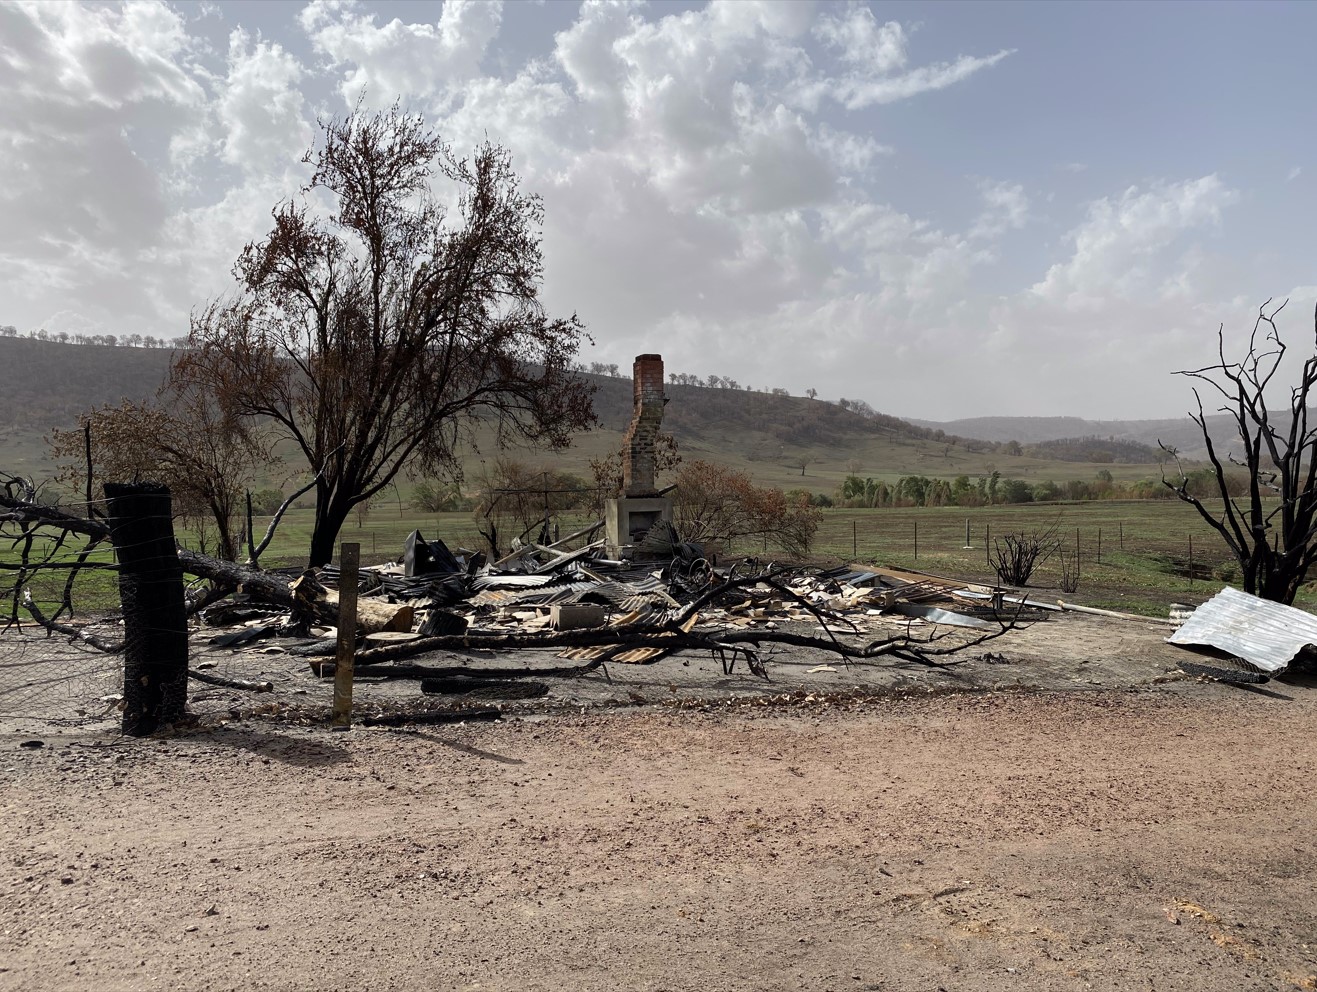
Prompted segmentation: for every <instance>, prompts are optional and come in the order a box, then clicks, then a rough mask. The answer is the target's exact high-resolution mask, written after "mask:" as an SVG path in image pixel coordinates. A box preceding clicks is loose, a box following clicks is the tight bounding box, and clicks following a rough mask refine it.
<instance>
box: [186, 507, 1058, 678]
mask: <svg viewBox="0 0 1317 992" xmlns="http://www.w3.org/2000/svg"><path fill="white" fill-rule="evenodd" d="M599 526H600V525H595V526H594V527H591V528H586V529H585V530H582V531H579V532H577V533H576V534H573V535H570V536H569V537H567V538H564V539H563V540H562V541H559V542H557V543H555V544H548V545H546V544H538V543H533V542H532V543H526V544H522V545H520V546H518V547H517V548H515V550H514V551H513V553H512V554H510V555H508V556H507V557H505V558H503V559H500V560H499V561H497V562H492V563H491V562H489V561H488V559H487V558H486V556H485V555H484V554H482V553H480V552H470V551H466V550H463V549H457V550H452V549H450V548H449V547H448V546H447V545H446V544H444V542H443V541H441V540H427V539H426V538H425V537H424V536H423V535H421V534H420V533H419V532H413V533H412V534H411V535H410V536H409V537H408V538H407V540H406V542H405V545H404V548H403V554H402V555H401V556H400V558H399V559H398V560H397V561H395V562H391V563H388V564H384V565H377V566H369V567H363V568H362V569H361V570H360V571H359V572H358V582H357V586H358V600H357V602H358V609H359V611H361V612H359V614H358V623H359V625H360V626H361V627H362V629H363V630H365V636H364V639H363V641H362V642H361V643H360V644H359V645H358V648H357V652H356V660H355V670H356V671H357V672H359V673H361V674H363V675H364V674H369V675H385V676H391V677H403V678H416V679H423V680H426V683H427V685H426V686H425V688H427V689H429V690H430V691H443V689H442V687H443V686H450V687H452V681H451V680H452V679H453V678H458V679H459V680H460V679H465V678H471V677H472V675H471V672H472V670H471V669H464V670H462V671H460V672H459V671H457V670H454V669H443V668H433V667H427V666H424V665H417V664H409V663H405V662H406V661H407V660H408V659H410V658H414V657H415V656H417V655H421V654H424V653H426V652H427V651H437V650H441V649H447V650H454V649H470V648H478V647H488V648H492V649H494V650H497V651H505V650H513V649H521V648H542V649H551V650H552V652H553V653H554V654H556V656H557V657H558V658H560V659H562V660H564V661H568V662H572V663H574V664H573V665H572V666H569V667H564V668H561V669H560V668H552V669H545V668H543V667H541V668H538V669H536V668H527V669H524V670H518V672H519V673H522V674H525V675H535V674H559V675H561V674H573V673H577V672H579V671H587V670H591V669H593V668H596V667H598V666H599V665H601V664H604V663H606V662H619V663H624V664H647V663H652V662H655V661H657V660H659V659H661V658H663V657H666V656H668V655H670V654H673V653H675V652H677V651H681V650H689V649H705V650H709V651H712V652H714V653H715V654H717V655H719V657H721V659H722V661H723V670H724V672H727V673H730V672H732V671H733V670H734V669H735V665H736V663H737V661H738V660H740V659H744V660H745V662H746V663H747V665H748V667H749V668H750V670H751V671H753V672H755V673H756V674H759V675H762V676H764V677H767V673H766V671H765V670H764V668H763V666H762V664H761V663H760V661H759V658H758V653H757V649H758V647H759V646H760V645H761V643H764V642H776V643H780V644H786V645H793V644H794V645H798V646H801V647H821V648H824V649H826V650H831V651H835V652H836V653H838V654H840V655H841V656H842V658H843V659H845V660H851V659H863V658H866V657H876V656H877V655H880V654H888V653H896V654H900V652H901V651H902V650H903V649H908V648H909V646H910V643H911V642H912V641H914V640H916V639H917V635H913V636H912V631H914V630H916V629H917V628H919V627H921V626H924V627H927V626H929V625H942V626H952V627H961V628H966V629H967V630H969V631H970V632H971V633H972V634H973V635H978V636H983V637H987V636H997V635H999V634H1000V633H1001V632H1002V631H1003V630H1005V629H1008V628H1009V626H1010V625H1011V624H1012V623H1014V622H1018V621H1019V620H1021V619H1026V620H1033V619H1037V618H1038V617H1039V616H1040V615H1041V613H1042V610H1041V609H1040V608H1039V607H1040V606H1041V604H1029V603H1026V602H1025V601H1023V600H1020V599H1019V598H1018V597H1016V598H1011V597H1004V596H1003V595H1002V594H1001V593H1000V591H999V590H993V589H989V588H987V587H978V586H973V585H966V584H964V583H959V582H955V581H953V580H949V579H942V578H938V577H935V576H929V575H922V574H918V573H906V572H899V571H895V570H888V569H878V568H860V567H855V566H842V567H839V568H832V569H820V568H808V567H799V566H786V567H779V566H777V565H775V564H773V563H770V562H763V561H759V560H755V559H744V560H738V561H733V562H729V563H718V562H717V561H716V560H715V559H714V558H712V557H711V556H709V557H706V556H705V554H704V551H703V549H702V548H700V547H699V546H698V545H695V544H692V543H690V542H684V541H682V540H681V539H680V538H679V537H678V535H677V534H676V532H675V530H674V529H673V527H672V524H671V523H670V522H668V521H666V520H660V521H658V522H656V523H655V524H654V525H653V526H652V527H651V528H650V530H649V532H648V533H647V534H645V535H644V538H643V540H641V541H639V542H638V543H637V544H636V545H635V546H634V547H633V548H632V549H630V556H629V557H626V558H623V557H615V558H610V557H607V547H606V545H605V543H604V542H603V541H593V540H591V538H592V537H593V535H594V534H595V533H596V532H597V531H598V529H599ZM576 541H583V542H584V543H581V544H580V545H579V546H578V547H575V548H572V547H570V544H571V543H572V542H576ZM340 578H341V576H340V572H339V570H338V569H337V568H334V567H332V566H328V567H325V568H322V569H319V570H317V571H315V572H310V571H308V572H305V573H302V574H301V575H300V576H298V577H297V578H296V580H295V581H294V582H293V583H292V588H293V589H294V605H293V606H292V607H291V608H290V609H283V610H278V609H274V608H272V607H270V606H268V605H263V604H261V603H260V602H258V601H256V598H255V597H252V596H244V595H243V594H241V593H239V594H238V595H237V596H235V597H233V598H231V599H229V600H225V601H223V602H221V603H219V604H217V605H215V606H211V607H210V608H208V609H207V610H206V611H205V612H204V614H203V616H204V618H205V620H206V622H207V623H209V624H211V625H214V626H229V627H234V626H235V625H236V629H231V630H227V631H225V632H223V633H219V634H216V635H215V636H214V637H213V638H212V639H211V643H212V644H215V645H217V646H229V647H239V646H242V645H246V644H250V643H252V642H254V641H257V640H260V639H262V638H266V637H272V636H276V635H288V634H295V635H301V636H300V637H299V638H298V640H297V642H296V643H294V644H292V645H289V646H287V648H286V650H289V651H291V652H292V653H295V654H304V655H307V656H309V661H310V664H311V665H312V668H313V670H314V671H315V672H316V673H317V674H322V675H323V674H328V673H331V672H332V671H333V664H332V663H330V662H326V661H324V660H323V659H324V658H326V657H328V656H330V655H332V654H334V651H335V644H334V637H335V635H336V633H337V631H336V630H335V628H334V627H333V626H332V625H331V624H330V623H328V622H326V621H325V617H326V616H327V615H328V614H327V608H326V604H327V603H336V602H337V588H338V584H339V580H340ZM307 589H309V590H312V592H311V593H309V594H307V593H305V590H307ZM308 596H309V597H310V598H308ZM1007 600H1009V601H1007ZM299 604H300V605H302V606H304V607H305V608H302V609H299ZM1052 609H1054V607H1052ZM365 616H370V617H371V618H373V627H372V626H371V625H368V624H367V623H366V622H365V621H363V619H362V617H365ZM932 653H933V654H936V653H937V652H932ZM921 660H922V655H921ZM507 675H508V673H507V671H502V670H501V671H500V672H498V673H495V672H492V671H491V672H489V673H487V674H486V677H489V678H494V677H503V678H506V677H507ZM445 680H448V681H445ZM461 689H463V686H461V685H458V686H456V687H455V688H454V691H458V690H461Z"/></svg>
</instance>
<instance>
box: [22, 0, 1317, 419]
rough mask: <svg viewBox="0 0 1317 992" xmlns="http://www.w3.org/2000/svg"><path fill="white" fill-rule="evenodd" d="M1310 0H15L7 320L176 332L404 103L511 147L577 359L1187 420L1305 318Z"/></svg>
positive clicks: (945, 399) (920, 407)
mask: <svg viewBox="0 0 1317 992" xmlns="http://www.w3.org/2000/svg"><path fill="white" fill-rule="evenodd" d="M1314 36H1317V4H1307V3H1296V4H1268V3H1258V2H1250V3H1241V4H1232V3H1211V4H1196V3H1176V4H1170V3H1148V4H1134V3H1126V4H1098V3H1094V4H1083V3H1050V4H1038V3H1020V4H1016V3H991V2H973V3H967V4H961V3H953V2H941V3H936V4H929V3H917V4H915V3H910V4H907V3H891V4H888V3H826V2H820V3H817V4H814V3H807V2H803V0H795V2H790V3H779V2H765V3H756V2H752V0H732V2H715V3H708V4H701V3H666V2H652V3H648V4H627V3H611V2H599V3H596V2H587V3H583V4H577V3H567V2H546V3H534V2H529V0H526V2H516V3H506V4H499V3H496V2H461V0H447V2H446V3H365V2H362V3H353V2H335V0H315V2H312V3H307V4H303V3H296V2H278V3H210V2H202V3H172V4H171V3H152V2H145V0H144V2H134V3H128V4H123V5H120V4H115V3H111V4H74V3H48V2H38V3H24V2H18V3H15V2H12V0H0V324H13V325H15V326H17V327H18V328H19V330H20V331H23V332H26V331H29V330H35V329H38V328H45V329H46V330H48V331H50V332H52V333H54V332H59V331H65V332H68V333H70V334H72V333H83V334H97V333H101V334H104V333H113V334H116V335H125V334H133V333H136V334H143V335H147V334H150V335H153V336H156V337H166V338H173V337H178V336H181V335H183V334H185V333H186V331H187V325H188V317H189V314H190V313H191V312H192V311H193V310H194V309H197V308H199V307H201V306H202V305H204V304H205V303H206V302H207V301H208V300H210V299H213V298H215V297H217V296H220V295H223V294H226V293H231V292H232V291H233V282H232V276H231V268H232V265H233V262H234V260H235V258H236V257H237V255H238V253H239V251H240V250H241V248H242V246H243V245H244V244H245V243H247V242H248V241H253V240H259V239H260V238H262V237H263V236H264V235H265V234H266V233H267V232H268V231H269V228H270V211H271V209H272V208H273V207H274V206H275V205H276V204H277V203H278V202H280V201H281V200H284V199H287V198H289V197H292V196H294V195H296V194H297V192H298V190H299V188H300V187H301V185H302V183H303V182H304V181H305V179H306V177H307V174H306V171H305V168H306V167H305V166H303V165H302V164H301V158H302V154H303V152H305V151H306V150H307V149H308V148H309V147H311V146H312V145H313V144H314V142H315V141H316V137H317V133H318V132H317V124H316V122H317V120H318V119H321V118H330V117H333V116H335V115H342V114H344V113H347V112H348V111H350V110H351V109H352V108H353V107H355V106H357V105H358V104H359V103H360V104H361V105H362V106H363V107H365V108H366V109H373V108H380V107H386V106H388V105H390V104H392V103H393V102H395V101H398V102H400V103H401V105H402V106H403V107H404V108H405V109H407V110H409V111H414V112H417V113H420V114H423V115H424V116H425V118H426V120H427V122H428V123H430V124H431V125H432V126H433V127H434V128H436V129H437V130H438V131H439V132H440V133H441V134H442V135H443V136H444V137H445V138H446V139H447V140H448V141H449V142H451V144H452V145H453V147H454V148H455V149H457V150H462V149H470V148H473V147H474V146H475V145H476V144H477V143H479V142H480V141H482V140H485V139H486V138H488V139H490V140H493V141H496V142H498V143H501V144H503V145H504V146H506V147H507V148H508V149H509V150H510V152H511V153H512V156H513V162H514V166H515V168H516V169H517V171H518V173H519V175H520V176H521V179H522V182H523V187H524V188H525V189H527V190H529V191H532V192H535V193H537V194H539V195H540V196H541V197H542V198H543V203H544V210H545V219H544V227H543V247H544V254H545V270H544V284H543V287H542V300H543V302H544V303H545V306H546V308H547V309H548V311H549V312H550V313H551V314H555V315H557V314H567V313H571V312H576V313H577V314H579V316H580V318H581V319H582V320H583V321H584V323H585V324H586V325H587V327H588V329H589V332H590V335H591V337H592V338H593V341H594V343H593V345H589V346H587V347H586V348H585V350H584V351H583V352H582V354H581V356H580V357H581V360H582V361H584V362H586V363H587V364H588V363H590V362H595V361H598V362H604V363H614V362H615V363H617V364H619V365H620V366H621V367H622V368H623V369H629V367H630V365H631V361H632V359H633V358H634V356H635V355H637V354H640V353H646V352H659V353H661V354H662V355H663V356H664V359H665V362H666V365H667V368H668V370H669V371H678V372H688V373H696V374H699V375H703V376H707V375H710V374H716V375H718V376H723V377H729V378H732V379H735V380H736V381H737V382H738V383H739V384H741V385H742V386H750V387H754V388H785V389H787V390H789V391H790V392H791V393H792V394H793V395H800V394H803V393H804V392H805V390H807V389H811V388H812V389H816V390H817V391H818V395H819V396H820V398H826V399H837V398H839V397H847V398H851V399H863V400H865V401H867V402H868V403H870V404H871V405H872V406H873V407H875V408H876V409H878V410H880V411H882V412H885V413H890V414H895V415H898V416H907V417H917V418H924V419H930V420H949V419H954V418H959V417H971V416H994V415H999V416H1000V415H1016V416H1059V415H1072V416H1082V417H1088V418H1092V419H1126V418H1146V417H1170V416H1178V415H1181V414H1183V413H1184V412H1185V411H1186V410H1187V409H1188V408H1189V406H1190V405H1191V402H1192V397H1191V395H1190V393H1189V388H1188V383H1186V382H1185V381H1184V380H1182V379H1177V378H1175V377H1174V376H1172V375H1171V373H1172V372H1174V371H1175V370H1177V369H1183V368H1187V367H1198V366H1202V365H1205V364H1207V363H1208V362H1210V361H1211V360H1212V357H1213V355H1214V354H1215V349H1216V334H1217V329H1218V327H1220V326H1222V325H1224V328H1225V347H1226V350H1227V353H1228V354H1230V355H1232V356H1233V355H1236V354H1242V351H1243V349H1244V348H1245V347H1246V343H1247V337H1248V332H1249V330H1250V329H1251V327H1252V316H1251V315H1255V314H1256V311H1257V309H1258V307H1259V306H1260V305H1261V304H1262V303H1263V302H1264V301H1266V300H1267V299H1269V298H1276V299H1285V298H1289V299H1290V300H1291V303H1290V305H1289V307H1288V308H1287V309H1286V311H1285V312H1284V319H1283V320H1282V321H1281V325H1280V326H1281V330H1282V332H1283V333H1284V334H1285V335H1286V338H1287V341H1288V342H1289V343H1290V344H1291V347H1292V348H1294V349H1296V350H1300V351H1301V350H1303V349H1306V348H1308V347H1309V345H1310V344H1311V343H1312V338H1311V337H1310V335H1311V334H1312V328H1313V325H1312V323H1311V321H1312V315H1313V307H1314V303H1317V247H1315V246H1317V241H1315V240H1314V230H1315V229H1317V154H1314V153H1315V152H1317V126H1314V125H1317V120H1315V119H1314V117H1315V115H1317V103H1314V101H1313V98H1312V97H1313V92H1314V86H1313V73H1312V70H1311V57H1310V52H1309V48H1310V39H1311V38H1312V37H1314Z"/></svg>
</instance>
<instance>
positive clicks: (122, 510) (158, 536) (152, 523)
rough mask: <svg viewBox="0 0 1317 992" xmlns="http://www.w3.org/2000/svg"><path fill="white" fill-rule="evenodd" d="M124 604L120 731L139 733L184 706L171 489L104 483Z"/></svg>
mask: <svg viewBox="0 0 1317 992" xmlns="http://www.w3.org/2000/svg"><path fill="white" fill-rule="evenodd" d="M105 498H106V502H107V504H108V510H109V517H110V540H111V542H112V543H113V544H114V553H115V557H116V558H117V559H118V560H119V601H120V603H121V604H122V606H123V627H124V631H123V634H124V660H123V701H124V710H123V732H124V733H125V734H128V735H130V736H132V737H144V736H145V735H147V734H150V733H152V732H154V731H156V730H158V729H159V728H160V727H163V726H167V725H169V724H171V723H175V722H177V721H178V720H180V719H182V717H183V715H184V713H185V711H186V707H187V662H188V657H187V653H188V644H187V612H186V608H185V606H184V602H183V566H182V564H181V563H180V562H179V560H178V547H177V545H176V544H175V543H174V524H173V520H172V519H171V517H170V499H169V489H168V488H166V487H165V486H162V485H160V484H159V483H154V482H143V483H133V484H127V483H115V482H107V483H106V484H105Z"/></svg>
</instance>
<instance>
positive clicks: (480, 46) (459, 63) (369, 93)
mask: <svg viewBox="0 0 1317 992" xmlns="http://www.w3.org/2000/svg"><path fill="white" fill-rule="evenodd" d="M502 19H503V5H502V3H501V2H500V0H445V2H444V6H443V11H442V13H441V14H440V15H439V20H438V21H436V22H435V23H433V24H429V23H424V24H417V23H406V22H404V21H402V20H400V19H398V18H394V19H393V20H391V21H389V22H388V23H387V24H384V25H380V24H378V23H377V22H376V18H375V15H374V14H373V13H369V12H363V8H362V7H361V6H360V5H358V4H356V3H352V2H346V3H341V2H336V0H313V2H312V3H310V4H308V5H307V6H306V7H305V8H304V9H303V11H302V13H301V17H300V20H301V23H302V27H303V29H304V30H305V31H306V33H307V35H308V36H309V37H310V39H311V42H312V44H313V45H314V47H315V49H316V51H317V52H319V53H321V54H322V55H324V56H325V57H326V58H327V59H328V60H329V64H330V65H331V67H333V68H335V69H340V70H342V72H343V75H342V78H341V81H340V82H339V87H338V88H339V93H340V94H341V95H342V97H343V99H344V101H345V102H346V103H347V104H348V105H349V106H354V105H355V104H356V102H357V100H358V98H359V97H360V96H361V95H362V94H363V93H364V94H365V95H366V100H367V103H368V104H369V105H371V106H387V105H389V104H390V103H392V102H393V101H394V100H395V99H397V98H398V97H399V96H403V95H406V96H408V97H409V98H412V99H415V98H426V97H439V96H445V95H447V93H448V90H449V88H450V87H451V86H453V85H455V84H458V83H461V82H463V81H465V80H469V79H473V78H475V77H476V76H478V75H479V72H480V65H481V62H482V60H483V59H484V56H485V51H486V49H487V48H488V46H489V44H490V42H492V41H493V40H494V38H495V37H496V36H497V35H498V31H499V25H500V24H501V22H502Z"/></svg>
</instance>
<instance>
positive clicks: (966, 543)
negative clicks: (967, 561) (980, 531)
mask: <svg viewBox="0 0 1317 992" xmlns="http://www.w3.org/2000/svg"><path fill="white" fill-rule="evenodd" d="M972 547H973V545H971V544H970V543H969V517H966V518H965V548H964V550H966V551H969V550H971V548H972Z"/></svg>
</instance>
